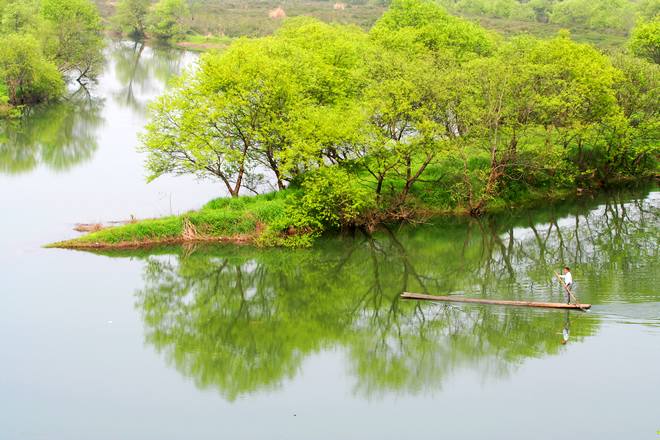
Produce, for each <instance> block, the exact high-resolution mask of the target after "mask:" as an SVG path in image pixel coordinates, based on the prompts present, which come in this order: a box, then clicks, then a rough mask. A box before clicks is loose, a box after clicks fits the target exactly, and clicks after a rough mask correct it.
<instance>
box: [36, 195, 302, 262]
mask: <svg viewBox="0 0 660 440" xmlns="http://www.w3.org/2000/svg"><path fill="white" fill-rule="evenodd" d="M289 195H290V192H288V191H282V192H277V193H270V194H264V195H259V196H254V197H248V196H244V197H239V198H221V199H215V200H212V201H211V202H209V203H207V204H206V205H204V206H203V207H202V208H201V209H200V210H198V211H191V212H187V213H185V214H181V215H176V216H169V217H163V218H158V219H146V220H139V221H135V222H131V223H129V224H126V225H122V226H115V227H108V228H104V229H101V230H100V231H97V232H92V233H90V234H87V235H83V236H81V237H79V238H75V239H73V240H67V241H61V242H57V243H52V244H50V245H48V247H57V248H71V249H95V248H137V247H144V246H150V245H162V244H181V243H187V242H209V241H215V242H233V243H254V242H256V240H257V239H258V238H259V236H260V235H261V233H262V232H263V231H264V230H265V229H266V228H267V227H268V225H270V224H273V223H275V222H277V221H278V220H280V219H281V218H282V217H283V216H284V215H285V203H286V199H287V197H288V196H289Z"/></svg>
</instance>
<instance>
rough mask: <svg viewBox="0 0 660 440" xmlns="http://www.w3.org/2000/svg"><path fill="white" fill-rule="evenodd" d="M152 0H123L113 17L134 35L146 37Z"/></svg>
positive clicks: (115, 21) (124, 30) (117, 24)
mask: <svg viewBox="0 0 660 440" xmlns="http://www.w3.org/2000/svg"><path fill="white" fill-rule="evenodd" d="M150 4H151V1H150V0H121V1H120V2H119V3H118V4H117V10H116V11H117V12H116V13H115V16H114V17H113V21H114V23H115V25H116V26H117V27H118V28H119V29H120V30H121V31H122V32H123V33H124V34H128V35H129V36H133V37H140V38H141V37H144V35H145V33H146V30H147V14H148V12H149V5H150Z"/></svg>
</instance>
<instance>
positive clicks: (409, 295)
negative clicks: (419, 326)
mask: <svg viewBox="0 0 660 440" xmlns="http://www.w3.org/2000/svg"><path fill="white" fill-rule="evenodd" d="M401 298H403V299H419V300H426V301H447V302H462V303H473V304H492V305H497V306H518V307H540V308H546V309H577V310H586V309H589V308H590V307H591V304H566V303H550V302H534V301H507V300H498V299H481V298H465V297H464V296H435V295H425V294H423V293H411V292H403V293H402V294H401Z"/></svg>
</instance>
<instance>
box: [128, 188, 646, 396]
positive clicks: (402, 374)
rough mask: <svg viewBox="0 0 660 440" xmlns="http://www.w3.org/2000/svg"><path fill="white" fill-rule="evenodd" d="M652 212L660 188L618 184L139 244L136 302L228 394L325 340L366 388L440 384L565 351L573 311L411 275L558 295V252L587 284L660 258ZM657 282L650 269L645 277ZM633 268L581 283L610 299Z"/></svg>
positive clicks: (169, 348)
mask: <svg viewBox="0 0 660 440" xmlns="http://www.w3.org/2000/svg"><path fill="white" fill-rule="evenodd" d="M657 215H658V207H657V201H654V200H653V199H652V198H648V199H646V200H629V199H627V198H623V196H613V197H611V198H610V199H608V200H606V201H604V202H603V203H602V204H591V205H585V206H582V207H578V208H576V207H575V206H572V207H571V208H570V211H569V208H568V207H567V208H561V207H559V208H553V209H550V210H544V211H535V212H534V213H531V214H529V216H527V218H525V219H524V220H523V219H520V218H517V219H514V218H508V219H507V218H503V217H497V218H490V219H484V220H481V221H468V220H453V221H444V222H441V223H438V224H437V225H435V226H428V227H423V228H417V229H404V230H400V231H396V232H394V231H383V232H381V233H379V234H376V235H375V236H372V237H355V238H343V239H335V240H327V241H325V242H323V243H321V244H320V245H319V246H317V247H316V248H314V249H312V250H306V251H287V250H281V249H272V250H256V249H252V248H247V247H242V248H236V247H220V248H213V247H200V248H196V249H163V250H161V251H160V252H157V253H156V254H154V253H152V254H151V255H140V254H137V255H138V256H140V257H142V258H145V259H146V265H145V274H144V288H142V289H141V290H140V291H139V292H138V294H137V297H138V302H137V307H138V308H139V310H141V312H142V313H143V316H144V321H145V324H146V328H147V340H148V342H149V343H150V344H152V345H153V346H154V347H156V348H157V349H158V350H159V351H160V352H162V353H164V354H165V356H166V357H167V358H168V361H169V362H171V363H172V364H173V365H175V366H176V368H177V369H178V370H179V371H180V372H181V373H182V374H184V375H186V376H189V377H191V378H193V379H194V380H195V382H196V384H197V385H198V386H199V387H201V388H216V389H217V390H219V391H220V392H221V393H222V394H223V395H225V396H226V397H227V398H229V399H234V398H236V397H237V396H239V395H241V394H243V393H249V392H253V391H256V390H263V389H270V388H274V387H277V386H279V385H280V384H281V383H282V381H283V380H285V379H287V378H291V377H294V376H295V375H296V373H297V372H298V370H299V369H300V368H301V364H302V362H303V360H304V359H306V358H307V357H308V356H310V355H311V354H313V353H316V352H319V351H321V350H324V349H330V348H342V349H343V350H344V351H345V352H346V353H347V358H348V362H349V370H350V371H351V372H352V374H353V377H355V392H357V393H360V394H364V395H367V396H374V395H377V394H379V393H383V392H392V391H398V392H411V393H416V392H427V391H433V390H435V389H438V388H439V387H441V385H442V383H443V381H444V379H445V378H446V377H447V375H449V374H452V373H453V372H455V371H458V370H460V369H464V368H469V369H477V370H478V371H479V372H480V374H483V375H484V376H488V375H496V376H499V375H503V374H508V373H510V372H511V371H512V369H515V367H516V366H517V365H519V364H520V363H521V362H523V361H524V360H525V359H527V358H530V357H539V356H545V355H551V354H554V353H557V352H558V351H559V350H560V349H561V347H562V345H561V342H562V335H561V334H562V330H563V329H564V327H565V325H566V323H567V322H568V320H567V317H566V314H565V313H564V312H559V311H535V310H527V309H520V308H497V307H456V306H452V305H448V304H432V303H418V302H405V301H400V300H399V298H398V296H399V293H400V292H401V291H402V290H411V291H430V292H438V293H455V292H464V293H469V294H471V295H474V296H478V295H485V296H490V297H510V298H515V297H521V298H522V297H524V298H527V299H547V298H552V296H553V295H554V294H553V293H552V291H553V287H552V285H551V281H550V277H549V275H548V274H549V272H550V271H551V269H554V268H556V266H557V265H558V264H561V262H563V261H566V260H571V261H575V262H576V263H578V264H579V268H580V270H579V273H580V276H581V278H584V279H585V280H586V282H587V283H590V282H592V280H591V278H590V277H592V276H593V277H597V274H601V276H603V274H602V271H604V270H607V269H608V268H609V267H610V265H612V264H617V263H616V262H617V261H629V262H630V264H634V265H635V267H642V268H643V267H645V265H649V266H651V265H653V264H654V263H655V262H657V255H656V251H655V243H657V225H658V217H657ZM128 255H132V256H135V255H136V254H135V253H134V252H129V253H128ZM613 262H614V263H613ZM604 276H607V275H604ZM632 276H635V275H634V274H633V275H632ZM656 281H657V279H654V278H653V277H651V278H649V279H647V280H646V282H647V283H648V286H647V287H648V290H649V291H653V289H654V284H655V282H656ZM625 282H626V281H625V277H624V278H623V281H622V278H621V277H620V278H618V279H616V280H613V281H612V282H610V283H608V282H606V281H605V282H599V283H598V284H597V285H598V287H599V288H598V289H594V291H593V292H589V293H588V294H587V293H585V294H584V296H586V297H588V298H589V299H590V300H591V301H593V302H594V303H598V302H599V301H601V300H610V299H616V298H617V295H625V294H626V291H625V289H621V288H620V287H621V283H625ZM637 287H639V286H637ZM641 290H644V289H641ZM557 296H559V295H558V294H557ZM655 300H656V301H657V300H658V298H657V294H656V299H655ZM570 324H571V328H570V333H571V343H573V342H574V341H576V340H577V341H579V340H580V339H581V338H583V337H584V336H586V335H589V334H593V333H594V332H595V331H596V328H597V326H598V316H597V314H590V315H586V314H580V313H578V314H573V315H572V316H571V319H570Z"/></svg>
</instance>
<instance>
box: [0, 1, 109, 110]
mask: <svg viewBox="0 0 660 440" xmlns="http://www.w3.org/2000/svg"><path fill="white" fill-rule="evenodd" d="M100 32H101V19H100V17H99V14H98V11H97V10H96V7H95V6H94V4H93V3H92V2H91V1H90V0H38V1H36V0H1V1H0V106H2V105H3V103H4V104H11V105H14V106H15V105H21V104H31V103H35V102H41V101H47V100H50V99H53V98H57V97H59V96H61V94H62V92H63V91H64V82H65V81H66V80H67V79H77V80H79V81H81V80H83V79H84V78H93V77H94V76H95V75H96V74H97V73H98V70H99V67H100V65H101V63H102V54H101V49H102V47H103V40H102V37H101V34H100Z"/></svg>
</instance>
